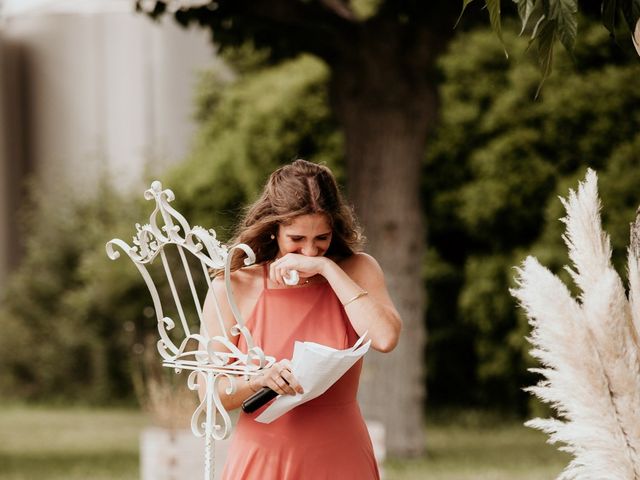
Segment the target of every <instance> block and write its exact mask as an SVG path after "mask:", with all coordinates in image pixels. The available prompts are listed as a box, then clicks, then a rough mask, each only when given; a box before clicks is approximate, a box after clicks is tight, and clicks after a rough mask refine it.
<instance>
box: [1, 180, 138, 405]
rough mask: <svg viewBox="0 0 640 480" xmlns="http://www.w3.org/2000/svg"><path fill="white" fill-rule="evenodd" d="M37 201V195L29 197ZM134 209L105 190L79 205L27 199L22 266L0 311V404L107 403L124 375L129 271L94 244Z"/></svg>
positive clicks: (132, 285) (131, 286) (131, 307)
mask: <svg viewBox="0 0 640 480" xmlns="http://www.w3.org/2000/svg"><path fill="white" fill-rule="evenodd" d="M35 192H36V193H37V190H35ZM135 211H136V209H135V207H134V206H132V205H130V204H128V203H127V202H125V201H124V200H123V199H122V198H121V197H120V196H118V195H117V194H115V193H114V192H113V191H111V190H110V189H109V188H108V187H106V186H104V185H103V186H102V187H101V188H100V189H99V191H98V192H96V193H95V197H94V198H91V199H88V200H86V201H84V202H82V203H79V204H78V203H74V202H72V201H71V199H70V198H58V199H57V201H56V202H55V203H53V202H52V203H49V199H47V198H44V197H39V198H36V199H35V200H34V202H33V205H32V206H31V208H30V209H29V211H28V213H29V215H28V216H27V232H28V235H27V244H26V246H25V258H24V260H23V262H22V264H21V266H20V268H19V269H18V271H17V272H16V273H15V274H14V275H13V276H12V278H11V280H10V282H9V284H8V286H7V288H6V290H5V292H4V295H3V303H2V308H1V309H0V325H1V329H2V335H1V336H0V362H1V363H2V365H3V368H2V369H1V370H0V391H1V392H2V397H3V398H11V397H20V398H33V399H43V398H47V399H48V400H49V401H52V400H54V401H55V400H59V399H71V398H72V399H74V401H76V402H97V401H101V400H104V399H106V398H112V399H116V398H118V397H119V396H120V395H121V394H122V393H123V391H122V385H123V384H126V383H127V379H128V377H129V371H128V367H129V359H130V357H129V348H130V338H129V335H128V334H127V331H126V330H125V329H124V327H125V324H126V320H127V319H131V318H134V315H135V314H137V312H136V311H135V306H136V305H137V302H132V299H136V298H137V297H138V296H139V295H140V293H141V291H140V288H136V284H137V283H138V282H137V281H134V275H133V274H134V272H132V271H130V270H129V269H126V268H122V267H124V265H122V264H120V265H116V264H112V262H110V261H109V260H108V259H107V258H106V255H105V253H104V248H103V245H104V244H105V243H106V242H107V240H109V239H110V238H112V237H113V236H117V235H118V234H119V233H120V234H123V235H124V236H125V238H126V237H128V236H129V232H127V234H126V235H125V234H124V232H123V230H122V229H121V228H119V227H120V226H121V225H122V224H123V222H127V221H129V222H131V221H132V218H133V217H132V215H133V214H134V213H135Z"/></svg>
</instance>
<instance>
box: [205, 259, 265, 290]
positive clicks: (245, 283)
mask: <svg viewBox="0 0 640 480" xmlns="http://www.w3.org/2000/svg"><path fill="white" fill-rule="evenodd" d="M262 271H263V266H262V264H259V265H249V266H248V267H242V268H239V269H238V270H235V271H233V272H231V288H233V290H234V292H236V293H245V292H250V291H252V290H255V289H256V288H257V287H258V286H260V285H261V282H262ZM213 286H214V289H215V290H216V291H222V290H223V289H224V288H226V285H225V278H224V273H222V274H220V275H218V276H216V277H215V278H214V279H213Z"/></svg>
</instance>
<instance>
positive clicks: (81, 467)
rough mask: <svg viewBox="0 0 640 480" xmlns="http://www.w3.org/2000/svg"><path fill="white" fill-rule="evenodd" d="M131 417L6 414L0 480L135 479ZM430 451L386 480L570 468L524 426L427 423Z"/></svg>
mask: <svg viewBox="0 0 640 480" xmlns="http://www.w3.org/2000/svg"><path fill="white" fill-rule="evenodd" d="M147 423H148V420H147V419H146V418H145V416H144V415H142V414H141V413H140V412H137V411H133V410H89V409H69V408H27V407H21V406H13V407H6V406H5V407H3V408H0V480H31V479H47V480H62V479H64V480H80V479H82V480H86V479H91V480H107V479H109V480H116V479H117V480H129V479H131V480H133V479H138V478H139V466H138V435H139V432H140V430H141V429H142V428H143V427H144V426H145V425H147ZM427 440H428V452H427V455H425V456H424V457H423V458H419V459H415V460H411V461H403V462H399V461H394V460H390V461H389V462H388V463H387V465H386V466H385V474H386V475H385V477H386V479H388V480H414V479H415V480H417V479H421V480H423V479H424V480H507V479H509V480H513V479H517V480H550V479H552V478H555V476H557V474H558V473H560V471H561V470H562V468H563V466H564V465H565V464H566V462H567V458H566V456H564V455H561V454H559V453H558V452H557V451H556V450H555V449H554V448H553V447H550V446H548V445H546V444H545V442H544V440H545V437H544V435H542V434H539V433H538V432H535V431H531V430H529V429H526V428H524V427H522V426H521V424H520V422H515V421H511V422H507V421H502V420H501V421H494V420H492V419H490V418H489V417H486V416H482V415H460V414H451V415H449V416H446V415H445V416H441V417H440V418H438V419H437V420H433V421H431V422H430V423H429V425H428V428H427Z"/></svg>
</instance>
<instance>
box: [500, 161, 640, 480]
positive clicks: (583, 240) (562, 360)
mask: <svg viewBox="0 0 640 480" xmlns="http://www.w3.org/2000/svg"><path fill="white" fill-rule="evenodd" d="M562 202H563V205H564V207H565V209H566V212H567V215H566V217H565V218H563V219H562V221H563V222H564V223H565V225H566V232H565V235H564V236H563V239H564V241H565V243H566V244H567V247H568V249H569V258H570V259H571V262H572V267H567V270H568V271H569V273H570V274H571V277H572V278H573V280H574V281H575V283H576V285H577V286H578V288H579V289H580V295H579V297H578V299H574V298H573V297H572V296H571V294H570V292H569V290H568V288H567V287H566V285H564V283H563V282H562V281H561V280H560V279H559V278H558V277H557V276H555V275H553V274H552V273H551V272H550V271H549V270H548V269H546V268H545V267H543V266H542V265H540V263H539V262H538V261H537V260H536V259H535V258H533V257H528V258H527V259H526V260H525V261H524V262H523V264H522V266H521V267H520V268H518V269H517V278H516V280H517V288H515V289H513V290H512V291H511V293H512V294H513V295H514V296H515V297H516V298H517V299H518V300H519V302H520V304H521V306H522V307H523V308H524V309H525V311H526V313H527V316H528V318H529V323H530V324H531V326H532V331H531V335H530V337H529V339H528V340H529V341H530V343H531V345H532V346H533V349H532V350H531V354H532V356H533V357H535V358H536V359H538V360H539V361H540V363H541V364H542V368H538V369H533V370H534V371H536V372H538V373H540V374H541V375H542V376H543V377H544V378H543V379H542V380H541V381H540V382H539V383H538V384H537V385H536V386H533V387H529V388H527V389H526V390H528V391H530V392H532V393H533V394H535V395H536V396H537V397H539V398H540V399H541V400H542V401H544V402H546V403H548V404H550V405H551V406H552V407H553V408H554V409H555V410H556V412H557V415H558V418H550V419H540V418H536V419H534V420H530V421H528V422H527V423H526V425H527V426H530V427H533V428H537V429H540V430H542V431H544V432H546V433H547V434H548V435H549V441H550V442H551V443H560V444H561V446H560V449H561V450H564V451H567V452H569V453H571V454H572V455H573V459H572V461H571V462H570V463H569V465H568V466H567V468H566V469H565V470H564V472H563V473H562V474H561V475H560V477H559V478H560V479H577V480H587V479H588V480H595V479H612V480H613V479H619V480H640V350H639V348H638V342H637V340H638V331H639V329H640V312H639V311H638V308H639V307H640V263H639V258H640V255H639V253H640V242H638V241H637V240H636V241H635V243H634V242H633V241H632V245H631V247H630V248H629V252H628V253H629V264H628V268H629V279H630V280H629V281H630V293H629V299H627V296H626V294H625V288H624V286H623V284H622V281H621V279H620V276H619V275H618V274H617V272H616V271H615V270H614V268H613V266H612V264H611V245H610V241H609V236H608V235H607V234H606V233H605V232H604V231H603V230H602V222H601V219H600V200H599V198H598V189H597V176H596V173H595V172H594V171H593V170H589V171H588V172H587V175H586V178H585V180H584V182H581V183H580V185H579V187H578V190H577V191H573V190H572V191H570V193H569V197H568V198H567V199H562ZM638 228H639V230H637V232H639V233H640V225H639V226H638ZM633 231H634V228H632V232H633ZM632 236H633V235H632ZM637 238H638V237H637V236H636V239H637Z"/></svg>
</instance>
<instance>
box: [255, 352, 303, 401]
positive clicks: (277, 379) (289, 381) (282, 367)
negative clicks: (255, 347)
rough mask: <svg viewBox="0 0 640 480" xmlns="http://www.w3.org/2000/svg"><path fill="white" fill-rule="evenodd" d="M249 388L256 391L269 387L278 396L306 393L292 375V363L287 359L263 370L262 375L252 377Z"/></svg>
mask: <svg viewBox="0 0 640 480" xmlns="http://www.w3.org/2000/svg"><path fill="white" fill-rule="evenodd" d="M249 386H250V387H251V389H252V390H255V391H258V390H260V389H261V388H262V387H269V388H270V389H271V390H273V391H274V392H276V393H277V394H278V395H296V394H297V393H304V390H303V389H302V386H301V385H300V384H299V383H298V380H296V377H294V376H293V373H291V363H290V362H289V360H286V359H285V360H280V361H279V362H276V363H274V364H273V365H272V366H271V367H269V368H267V369H265V370H263V372H262V374H260V375H258V376H256V377H252V379H251V383H250V385H249Z"/></svg>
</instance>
